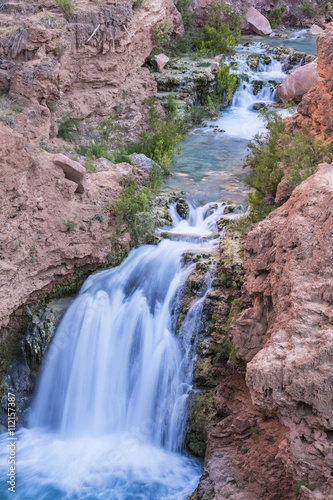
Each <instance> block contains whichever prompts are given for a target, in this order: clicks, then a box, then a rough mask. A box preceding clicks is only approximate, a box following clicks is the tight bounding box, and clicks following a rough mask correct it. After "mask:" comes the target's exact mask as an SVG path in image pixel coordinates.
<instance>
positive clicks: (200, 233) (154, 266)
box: [0, 42, 286, 500]
mask: <svg viewBox="0 0 333 500" xmlns="http://www.w3.org/2000/svg"><path fill="white" fill-rule="evenodd" d="M253 52H254V53H256V54H258V53H262V49H260V47H259V44H257V42H254V43H253V45H250V46H247V47H246V46H244V45H241V46H239V47H238V48H237V51H236V53H235V56H233V62H234V63H236V64H235V68H237V69H235V71H237V72H239V73H241V74H243V75H246V79H244V80H242V81H241V82H240V87H239V89H238V91H237V92H236V94H235V95H234V98H233V101H232V104H231V106H230V107H229V108H227V109H226V110H224V111H223V113H222V115H221V116H220V117H219V118H218V119H217V120H216V121H207V122H206V123H205V125H206V126H200V127H198V128H196V129H195V130H193V131H192V132H191V133H189V134H188V136H187V137H185V138H184V139H183V140H182V144H181V146H182V149H183V152H182V154H181V155H180V156H175V158H174V162H173V171H174V176H173V177H172V178H171V179H170V180H169V181H168V186H167V187H168V188H172V189H174V188H177V189H182V190H184V191H186V192H187V193H188V194H189V196H190V197H191V199H192V202H191V203H190V214H189V216H188V218H187V220H183V219H181V218H180V217H179V216H178V214H177V213H176V210H175V208H174V206H171V209H170V214H171V216H172V219H173V226H172V228H171V229H170V232H171V233H174V234H175V238H174V239H173V238H172V239H165V240H163V241H162V242H161V243H159V244H158V245H157V246H153V245H144V246H142V247H140V248H138V249H135V250H133V251H132V252H131V253H130V254H129V256H128V257H127V259H126V260H125V261H124V262H123V263H122V264H121V265H120V266H119V267H117V268H114V269H110V270H106V271H102V272H99V273H96V274H94V275H92V276H90V277H89V278H88V279H87V280H86V282H85V283H84V285H83V286H82V288H81V291H80V293H79V295H78V296H77V298H76V299H75V300H74V301H73V302H72V304H71V305H70V307H69V309H68V310H67V312H66V314H65V316H64V318H63V320H62V322H61V324H60V326H59V327H58V330H57V333H56V336H55V338H54V340H53V342H52V344H51V346H50V348H49V350H48V353H47V355H46V359H45V362H44V365H43V369H42V373H41V376H40V382H39V386H38V390H37V393H36V396H35V399H34V402H33V407H32V410H31V413H30V420H29V426H28V428H23V429H20V430H19V431H18V432H17V433H16V437H17V475H16V498H18V499H20V500H21V499H22V500H23V499H26V500H33V499H38V500H44V499H45V500H46V499H52V500H53V499H64V498H66V499H91V500H92V499H111V500H139V499H142V500H162V499H165V500H172V499H175V500H181V499H185V498H186V497H187V496H188V495H189V494H190V493H191V492H192V491H193V490H194V489H195V488H196V486H197V484H198V481H199V478H200V475H201V467H202V463H201V461H200V460H198V459H195V458H193V457H192V456H190V455H188V454H187V453H186V451H185V449H184V444H183V435H184V428H185V425H186V413H187V401H188V397H189V394H190V393H191V391H193V390H194V389H193V386H192V373H193V363H194V359H195V353H196V335H197V330H198V324H199V323H200V318H201V312H202V307H203V303H204V301H205V297H206V294H207V291H208V290H209V288H210V276H209V272H207V275H206V284H205V286H204V287H203V289H202V293H201V294H200V296H199V297H198V298H197V299H196V300H195V301H194V302H192V305H191V306H190V308H189V311H188V313H187V315H186V318H185V320H184V321H183V323H182V326H181V328H180V330H179V332H178V333H177V334H176V321H177V316H178V313H179V309H178V305H179V297H180V294H181V291H182V288H183V286H184V284H185V282H186V280H187V278H188V276H189V274H190V273H191V271H192V270H193V269H194V267H195V265H194V264H193V263H185V262H184V258H183V254H184V253H185V252H187V251H194V252H200V253H207V254H210V253H212V252H214V250H216V248H217V245H218V240H216V239H209V238H208V239H207V238H206V237H207V236H209V235H211V234H212V233H214V232H216V230H217V227H216V222H217V220H218V219H220V218H221V217H225V218H233V217H237V216H238V215H237V213H236V214H224V210H225V207H226V206H227V205H226V203H225V202H223V200H224V201H230V202H233V203H242V202H244V200H245V197H246V192H247V191H246V189H245V187H244V175H246V172H244V170H243V169H242V160H243V158H244V156H245V154H246V145H247V142H248V140H250V139H251V138H252V137H253V136H254V134H255V133H256V132H258V131H264V130H265V125H264V121H263V120H262V118H261V115H260V114H259V113H258V111H256V109H255V108H256V107H255V106H254V105H255V104H256V103H263V104H270V103H273V102H274V100H275V90H274V86H273V85H272V84H270V83H269V82H270V80H274V81H282V80H283V78H284V77H285V76H286V75H285V73H284V72H283V70H282V63H281V62H279V61H276V60H274V59H272V58H271V59H270V61H269V63H267V61H266V63H260V64H259V66H258V68H257V70H253V69H251V68H250V67H249V66H248V65H247V63H246V59H244V57H243V54H244V53H247V54H249V53H253ZM258 79H259V80H261V81H262V82H263V85H262V88H261V90H260V91H259V92H258V93H256V94H255V93H254V88H253V81H254V80H258ZM217 128H220V129H223V130H224V131H225V132H215V131H214V130H216V129H217ZM216 201H218V203H212V202H216ZM239 210H240V211H242V210H241V209H239ZM176 235H177V236H176ZM179 235H181V236H179ZM0 440H1V441H0V444H1V447H0V470H1V476H2V478H3V477H7V474H8V472H9V465H8V462H7V460H8V449H7V446H6V445H7V443H8V439H7V435H6V434H4V435H2V437H1V438H0ZM6 481H7V480H6V479H5V480H3V479H2V482H1V483H0V485H1V486H0V487H1V495H2V496H1V498H7V496H8V498H9V497H10V495H11V492H9V493H8V495H7V494H5V493H4V492H5V491H7V488H8V486H9V485H8V484H7V483H6Z"/></svg>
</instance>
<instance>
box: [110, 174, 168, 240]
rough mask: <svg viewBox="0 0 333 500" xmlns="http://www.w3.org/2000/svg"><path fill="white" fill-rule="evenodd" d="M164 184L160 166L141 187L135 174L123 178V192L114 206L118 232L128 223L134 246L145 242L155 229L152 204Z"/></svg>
mask: <svg viewBox="0 0 333 500" xmlns="http://www.w3.org/2000/svg"><path fill="white" fill-rule="evenodd" d="M161 184H162V175H161V171H160V169H159V167H158V166H153V168H152V169H151V171H150V180H149V182H148V183H147V184H146V185H145V186H143V187H139V186H138V184H137V181H136V179H135V177H134V175H133V174H130V175H128V176H126V177H124V178H123V180H122V185H123V186H124V187H123V190H122V192H121V193H120V195H119V196H118V198H117V200H116V201H115V202H114V203H113V205H112V210H113V211H114V212H115V214H116V215H117V224H118V231H119V230H120V227H121V226H122V225H123V224H124V223H126V224H127V226H128V231H129V232H130V235H131V238H132V244H133V245H135V246H136V245H139V244H141V243H143V242H144V239H145V237H146V235H147V234H148V233H149V232H151V231H152V230H153V229H154V221H153V217H152V202H153V198H154V196H155V195H156V192H157V190H158V189H159V188H160V186H161Z"/></svg>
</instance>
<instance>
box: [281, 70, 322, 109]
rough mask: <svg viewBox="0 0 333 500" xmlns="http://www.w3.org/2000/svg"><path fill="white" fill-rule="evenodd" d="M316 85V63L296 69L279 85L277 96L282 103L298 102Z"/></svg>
mask: <svg viewBox="0 0 333 500" xmlns="http://www.w3.org/2000/svg"><path fill="white" fill-rule="evenodd" d="M317 83H318V72H317V63H316V62H312V63H310V64H306V65H305V66H300V67H299V68H296V69H295V70H294V71H293V72H292V73H291V74H290V75H289V76H287V78H286V79H285V80H284V81H283V82H282V83H281V85H280V86H279V87H278V89H277V95H278V97H279V99H280V100H281V101H282V102H292V101H294V102H300V101H301V99H302V97H303V96H304V95H305V94H306V93H307V92H308V91H309V90H310V89H311V88H312V87H314V86H315V85H317Z"/></svg>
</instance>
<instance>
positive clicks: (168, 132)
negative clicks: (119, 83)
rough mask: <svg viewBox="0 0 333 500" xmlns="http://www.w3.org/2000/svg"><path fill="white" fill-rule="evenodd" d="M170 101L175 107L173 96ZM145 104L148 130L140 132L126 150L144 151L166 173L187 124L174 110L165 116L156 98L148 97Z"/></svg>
mask: <svg viewBox="0 0 333 500" xmlns="http://www.w3.org/2000/svg"><path fill="white" fill-rule="evenodd" d="M168 103H169V105H171V106H172V107H173V108H174V107H175V103H174V100H173V98H170V99H169V101H168ZM144 105H145V108H146V116H145V121H146V124H147V130H142V131H141V132H140V133H139V140H138V141H134V142H131V143H129V144H128V145H127V146H126V152H127V154H128V155H130V154H132V153H143V154H145V155H146V156H148V158H151V159H152V160H154V161H155V162H156V163H158V164H159V165H160V166H161V167H162V168H163V169H164V171H165V173H169V166H170V163H171V159H172V155H173V152H174V148H175V147H176V146H177V144H178V142H179V141H180V139H181V137H182V135H183V134H184V133H185V132H186V130H187V126H186V124H184V122H182V121H181V120H178V119H176V117H175V112H174V110H173V111H172V112H169V114H168V116H167V118H164V117H163V115H162V114H161V113H160V112H159V111H158V109H157V105H156V100H155V98H150V99H146V100H145V101H144Z"/></svg>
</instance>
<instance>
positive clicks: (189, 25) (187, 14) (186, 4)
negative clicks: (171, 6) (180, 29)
mask: <svg viewBox="0 0 333 500" xmlns="http://www.w3.org/2000/svg"><path fill="white" fill-rule="evenodd" d="M191 3H192V0H178V2H177V5H176V7H177V9H178V10H179V12H180V13H181V15H182V20H183V24H184V28H185V32H189V31H192V30H193V29H194V15H193V12H191V11H190V10H189V8H190V6H191Z"/></svg>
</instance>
